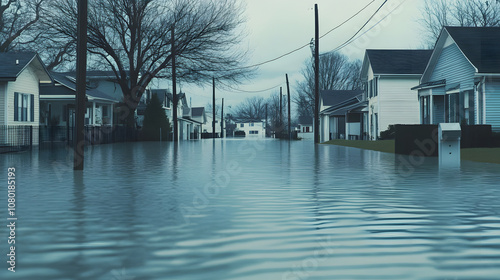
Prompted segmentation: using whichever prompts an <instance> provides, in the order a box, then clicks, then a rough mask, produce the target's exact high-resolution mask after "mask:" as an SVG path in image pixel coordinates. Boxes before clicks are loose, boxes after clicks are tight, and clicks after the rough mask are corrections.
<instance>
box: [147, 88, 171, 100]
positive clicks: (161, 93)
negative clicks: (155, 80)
mask: <svg viewBox="0 0 500 280" xmlns="http://www.w3.org/2000/svg"><path fill="white" fill-rule="evenodd" d="M151 93H152V94H154V95H156V97H158V100H160V103H164V102H165V97H167V93H168V90H166V89H152V90H151Z"/></svg>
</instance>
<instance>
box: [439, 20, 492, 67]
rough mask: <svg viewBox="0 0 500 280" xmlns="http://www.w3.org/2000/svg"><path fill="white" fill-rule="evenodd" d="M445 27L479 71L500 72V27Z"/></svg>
mask: <svg viewBox="0 0 500 280" xmlns="http://www.w3.org/2000/svg"><path fill="white" fill-rule="evenodd" d="M444 29H446V31H447V32H448V34H450V36H451V37H452V38H453V40H454V41H455V43H456V44H457V45H458V47H459V48H460V50H462V52H463V53H464V55H465V56H466V57H467V58H468V59H469V61H470V62H471V63H472V64H473V65H474V66H475V67H476V68H477V70H478V72H479V73H500V48H499V46H500V27H451V26H446V27H445V28H444Z"/></svg>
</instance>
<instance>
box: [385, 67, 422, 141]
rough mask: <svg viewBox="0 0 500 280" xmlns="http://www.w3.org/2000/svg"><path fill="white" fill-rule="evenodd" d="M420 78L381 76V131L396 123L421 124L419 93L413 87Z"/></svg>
mask: <svg viewBox="0 0 500 280" xmlns="http://www.w3.org/2000/svg"><path fill="white" fill-rule="evenodd" d="M418 82H419V78H418V77H415V78H381V79H380V85H379V86H380V91H379V93H380V94H379V96H378V97H379V106H380V115H379V133H380V131H384V130H386V129H388V127H389V125H394V124H419V123H420V106H419V101H418V93H417V92H416V91H414V90H411V87H412V86H413V85H415V84H418Z"/></svg>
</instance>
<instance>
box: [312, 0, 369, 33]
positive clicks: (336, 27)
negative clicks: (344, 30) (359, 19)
mask: <svg viewBox="0 0 500 280" xmlns="http://www.w3.org/2000/svg"><path fill="white" fill-rule="evenodd" d="M373 2H375V0H372V1H371V2H370V3H368V5H366V6H365V7H363V9H361V10H359V11H358V12H357V13H355V14H354V15H352V16H351V17H350V18H348V19H346V20H345V21H344V22H342V23H341V24H339V25H337V26H335V27H334V28H332V29H330V30H328V32H326V33H325V34H323V35H321V36H319V38H320V39H322V38H323V37H325V36H326V35H328V34H330V33H331V32H332V31H334V30H336V29H338V28H340V27H341V26H342V25H344V24H346V23H347V22H348V21H350V20H351V19H353V18H354V17H355V16H357V15H359V14H360V13H361V12H362V11H364V10H365V9H366V8H368V6H370V5H371V4H373Z"/></svg>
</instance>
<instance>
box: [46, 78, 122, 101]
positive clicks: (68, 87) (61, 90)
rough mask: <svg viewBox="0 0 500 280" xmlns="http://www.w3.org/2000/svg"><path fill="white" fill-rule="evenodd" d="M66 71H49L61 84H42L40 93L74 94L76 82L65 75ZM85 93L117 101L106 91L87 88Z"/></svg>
mask: <svg viewBox="0 0 500 280" xmlns="http://www.w3.org/2000/svg"><path fill="white" fill-rule="evenodd" d="M66 74H67V73H57V72H51V73H50V75H51V76H52V78H53V79H54V81H56V82H57V83H59V84H61V85H63V86H54V85H53V84H51V85H42V86H41V87H40V94H41V95H73V94H76V84H75V82H74V81H73V80H72V79H70V78H68V76H67V75H66ZM87 95H88V96H92V97H94V98H101V99H106V100H110V101H117V100H115V99H114V98H113V97H111V96H109V95H107V94H106V93H104V92H102V91H100V90H97V89H94V88H87Z"/></svg>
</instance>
